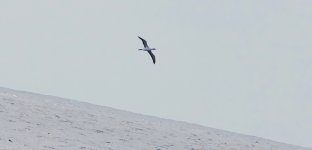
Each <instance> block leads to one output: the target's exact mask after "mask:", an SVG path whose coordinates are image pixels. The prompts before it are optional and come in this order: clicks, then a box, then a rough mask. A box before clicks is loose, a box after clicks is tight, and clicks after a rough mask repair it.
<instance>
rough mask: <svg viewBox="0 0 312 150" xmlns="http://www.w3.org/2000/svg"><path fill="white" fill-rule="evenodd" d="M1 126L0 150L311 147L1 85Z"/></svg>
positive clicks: (299, 149) (298, 149)
mask: <svg viewBox="0 0 312 150" xmlns="http://www.w3.org/2000/svg"><path fill="white" fill-rule="evenodd" d="M0 129H1V130H0V150H308V148H303V147H299V146H294V145H288V144H283V143H279V142H274V141H271V140H267V139H263V138H258V137H253V136H246V135H241V134H237V133H232V132H227V131H222V130H218V129H213V128H208V127H203V126H199V125H195V124H189V123H185V122H178V121H172V120H166V119H160V118H157V117H151V116H145V115H140V114H135V113H131V112H126V111H121V110H117V109H113V108H109V107H103V106H97V105H92V104H88V103H83V102H78V101H74V100H68V99H62V98H58V97H53V96H46V95H39V94H33V93H28V92H21V91H15V90H10V89H5V88H0Z"/></svg>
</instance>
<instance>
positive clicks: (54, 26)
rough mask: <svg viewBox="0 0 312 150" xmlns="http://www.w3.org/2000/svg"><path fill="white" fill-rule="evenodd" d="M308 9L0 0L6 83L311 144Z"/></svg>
mask: <svg viewBox="0 0 312 150" xmlns="http://www.w3.org/2000/svg"><path fill="white" fill-rule="evenodd" d="M311 8H312V1H311V0H255V1H250V0H236V1H230V0H227V1H226V0H196V1H191V0H171V1H168V0H157V1H148V0H133V1H128V0H88V1H86V0H28V1H24V0H19V1H17V0H1V1H0V52H1V53H0V68H1V69H0V70H1V73H0V83H1V85H0V86H2V87H7V88H12V89H18V90H26V91H32V92H37V93H42V94H48V95H55V96H60V97H65V98H71V99H77V100H80V101H86V102H90V103H94V104H98V105H103V106H109V107H114V108H118V109H123V110H128V111H132V112H137V113H141V114H147V115H153V116H158V117H163V118H169V119H174V120H181V121H187V122H190V123H197V124H201V125H204V126H208V127H213V128H218V129H224V130H229V131H233V132H238V133H243V134H248V135H255V136H260V137H264V138H269V139H272V140H277V141H281V142H285V143H291V144H296V145H301V146H308V147H312V143H311V139H312V41H311V39H312V19H311V18H312V9H311ZM138 35H139V36H141V37H143V38H145V39H146V40H147V41H148V44H149V45H150V47H155V48H156V49H157V50H156V51H154V54H155V55H156V64H155V65H154V64H153V63H152V60H151V58H150V56H149V55H148V53H146V52H143V51H138V49H139V48H142V47H143V45H142V42H141V41H140V40H139V39H138V38H137V36H138Z"/></svg>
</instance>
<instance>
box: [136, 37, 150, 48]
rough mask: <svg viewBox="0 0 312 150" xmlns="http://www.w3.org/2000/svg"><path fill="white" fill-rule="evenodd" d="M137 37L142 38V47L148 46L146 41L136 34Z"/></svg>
mask: <svg viewBox="0 0 312 150" xmlns="http://www.w3.org/2000/svg"><path fill="white" fill-rule="evenodd" d="M138 38H139V39H141V40H142V42H143V45H144V47H145V48H148V45H147V42H146V41H145V40H144V39H143V38H141V37H139V36H138Z"/></svg>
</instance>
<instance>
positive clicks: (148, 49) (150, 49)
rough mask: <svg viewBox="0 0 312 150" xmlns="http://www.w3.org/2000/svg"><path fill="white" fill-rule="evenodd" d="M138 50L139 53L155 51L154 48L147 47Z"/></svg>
mask: <svg viewBox="0 0 312 150" xmlns="http://www.w3.org/2000/svg"><path fill="white" fill-rule="evenodd" d="M139 50H141V51H152V50H156V48H149V47H147V48H142V49H141V48H140V49H139Z"/></svg>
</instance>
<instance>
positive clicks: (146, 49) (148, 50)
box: [138, 36, 156, 64]
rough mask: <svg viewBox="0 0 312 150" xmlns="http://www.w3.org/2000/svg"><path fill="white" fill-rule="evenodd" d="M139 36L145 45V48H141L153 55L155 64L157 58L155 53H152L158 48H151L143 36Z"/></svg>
mask: <svg viewBox="0 0 312 150" xmlns="http://www.w3.org/2000/svg"><path fill="white" fill-rule="evenodd" d="M138 38H139V39H141V40H142V42H143V45H144V48H143V49H139V50H142V51H147V52H148V53H149V54H150V55H151V57H152V59H153V63H154V64H155V63H156V58H155V55H154V54H153V53H152V50H156V48H149V47H148V45H147V42H146V41H145V40H144V39H143V38H141V37H139V36H138Z"/></svg>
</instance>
